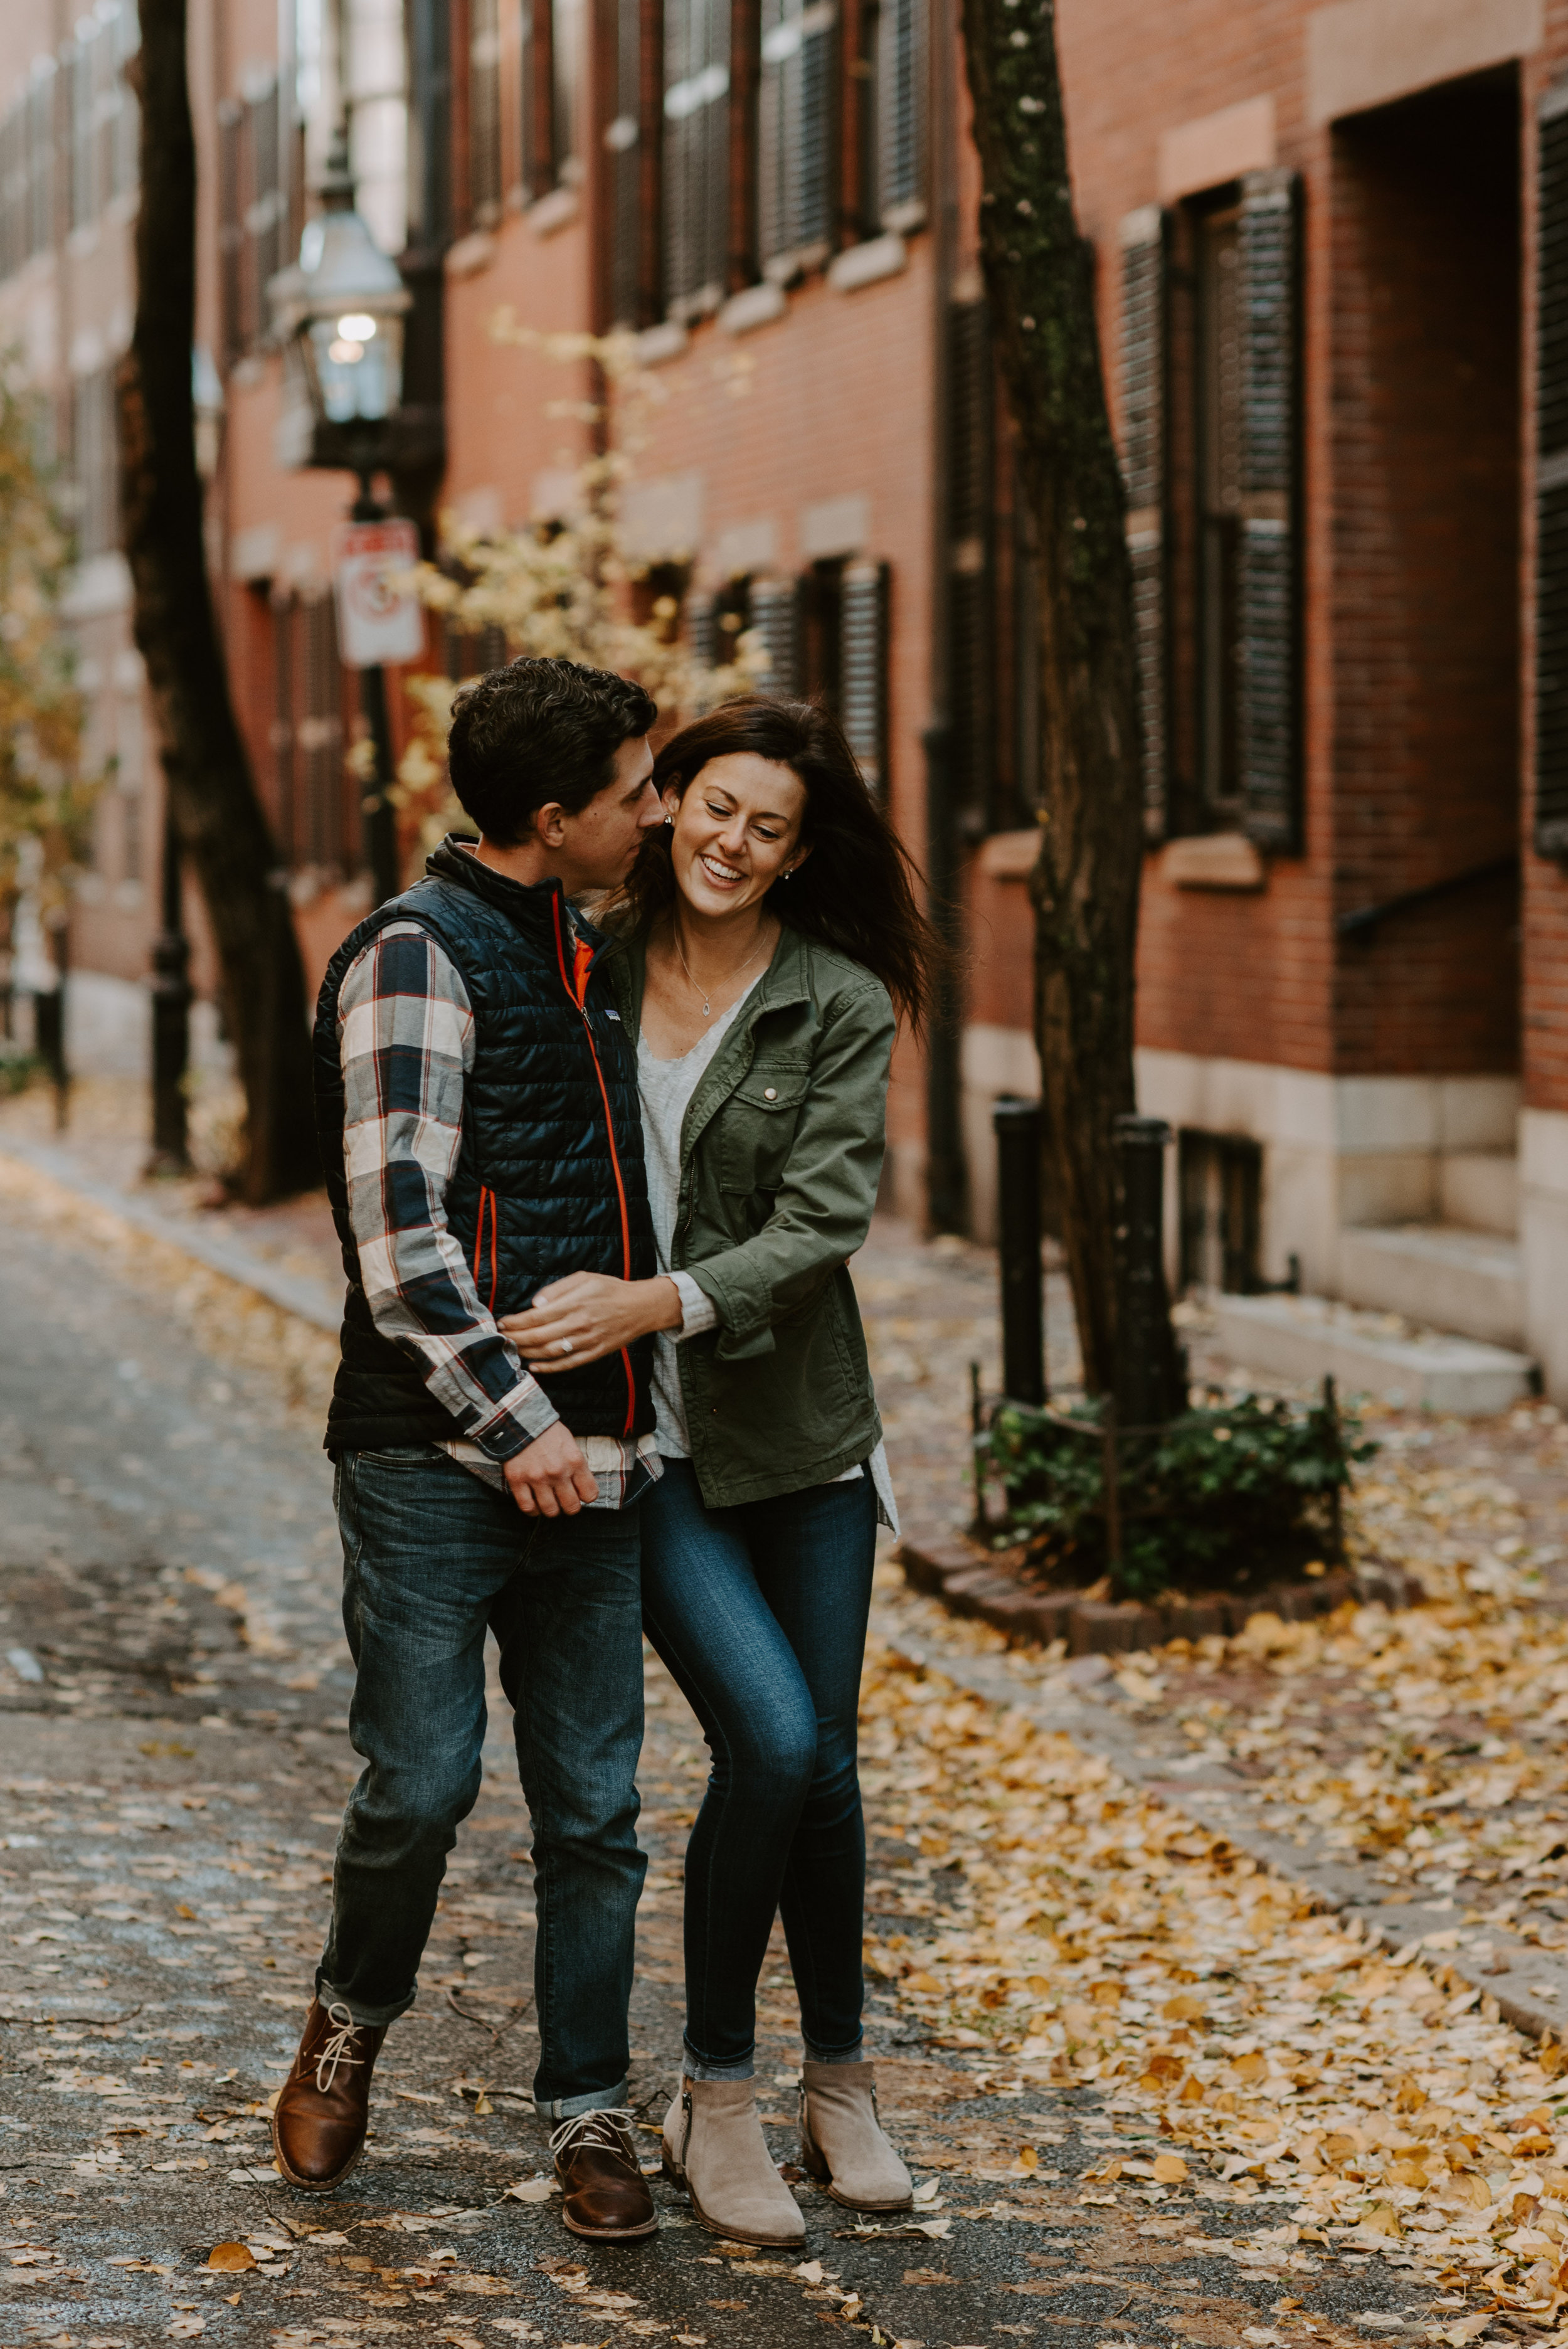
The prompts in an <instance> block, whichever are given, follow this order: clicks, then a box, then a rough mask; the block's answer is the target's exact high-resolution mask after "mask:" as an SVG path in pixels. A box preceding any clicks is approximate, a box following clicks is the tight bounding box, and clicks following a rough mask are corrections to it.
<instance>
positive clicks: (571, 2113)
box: [533, 2080, 626, 2121]
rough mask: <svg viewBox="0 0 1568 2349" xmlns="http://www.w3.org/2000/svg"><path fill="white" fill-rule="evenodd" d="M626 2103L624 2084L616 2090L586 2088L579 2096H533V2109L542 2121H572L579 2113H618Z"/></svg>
mask: <svg viewBox="0 0 1568 2349" xmlns="http://www.w3.org/2000/svg"><path fill="white" fill-rule="evenodd" d="M625 2101H626V2083H625V2081H624V2080H623V2081H622V2083H621V2085H620V2086H619V2087H618V2088H588V2089H585V2090H584V2091H583V2095H580V2096H535V2098H534V2100H533V2109H534V2113H535V2115H536V2116H537V2117H538V2118H539V2119H540V2120H542V2121H574V2120H575V2119H576V2117H577V2116H578V2114H579V2113H613V2112H618V2111H619V2110H620V2109H621V2108H622V2106H624V2104H625Z"/></svg>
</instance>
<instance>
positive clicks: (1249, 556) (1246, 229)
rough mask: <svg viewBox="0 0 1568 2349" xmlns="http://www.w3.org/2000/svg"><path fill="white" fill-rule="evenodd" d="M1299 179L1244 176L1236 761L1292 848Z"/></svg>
mask: <svg viewBox="0 0 1568 2349" xmlns="http://www.w3.org/2000/svg"><path fill="white" fill-rule="evenodd" d="M1299 222H1300V181H1299V180H1298V178H1297V177H1296V174H1295V172H1293V171H1254V172H1252V173H1250V174H1249V175H1248V176H1247V177H1246V178H1245V179H1243V181H1242V204H1241V218H1240V222H1239V225H1238V254H1239V258H1238V270H1239V274H1240V295H1241V338H1242V350H1241V367H1242V452H1241V476H1242V479H1241V493H1242V511H1241V534H1240V542H1239V546H1238V551H1237V577H1236V604H1237V613H1236V636H1237V647H1236V653H1237V664H1238V678H1237V713H1236V714H1237V726H1236V733H1237V759H1238V765H1239V769H1240V781H1241V788H1242V796H1243V811H1244V812H1243V823H1244V824H1245V828H1246V830H1247V832H1248V833H1250V835H1251V836H1252V838H1253V840H1255V841H1256V842H1257V843H1258V844H1259V845H1260V847H1264V848H1271V849H1275V850H1280V851H1283V852H1284V853H1285V854H1290V853H1292V852H1294V851H1295V849H1296V848H1297V847H1298V846H1299V843H1300V833H1301V783H1300V775H1301V617H1300V606H1301V595H1300V567H1301V549H1300V518H1299V513H1298V511H1297V508H1298V496H1297V480H1298V469H1299V462H1300V440H1301V432H1300V414H1301V315H1300V314H1301V257H1300V255H1301V238H1300V226H1299Z"/></svg>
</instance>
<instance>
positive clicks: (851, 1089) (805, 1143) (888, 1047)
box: [611, 927, 897, 1508]
mask: <svg viewBox="0 0 1568 2349" xmlns="http://www.w3.org/2000/svg"><path fill="white" fill-rule="evenodd" d="M611 977H612V980H613V983H614V988H615V994H616V1000H617V1002H618V1004H619V1007H620V1011H621V1017H622V1019H624V1021H625V1023H626V1027H627V1030H628V1032H629V1033H630V1035H631V1038H632V1041H633V1044H634V1046H635V1043H636V1040H637V1034H638V1025H639V1015H640V1013H641V1010H642V1002H643V986H644V980H645V957H644V950H643V942H642V940H641V939H639V938H627V939H625V940H624V942H623V943H622V946H621V948H620V950H619V952H618V953H617V954H616V955H615V956H614V959H613V962H612V965H611ZM896 1029H897V1021H896V1019H894V1016H893V1009H892V1003H891V1002H890V1001H889V999H888V993H887V989H886V988H884V987H883V986H882V981H881V980H880V979H878V978H872V974H871V972H870V971H869V970H866V969H863V968H861V965H860V964H859V963H855V962H851V961H850V959H849V958H848V957H847V956H844V955H841V954H835V953H834V952H832V950H831V949H830V948H829V947H822V946H819V945H817V944H816V943H815V942H814V941H812V940H810V939H808V938H805V937H802V936H800V934H799V931H796V930H791V929H789V927H786V928H785V929H784V930H783V932H782V934H781V935H780V937H779V944H778V946H777V947H775V949H774V953H773V959H772V961H771V963H770V964H769V967H768V969H767V970H766V971H765V973H764V974H763V977H762V978H761V980H760V981H759V983H758V986H757V987H756V988H754V990H753V991H752V993H751V994H750V995H749V996H748V998H747V999H746V1001H745V1002H744V1004H743V1005H742V1006H741V1008H740V1009H739V1011H738V1013H737V1014H736V1017H735V1020H734V1023H733V1025H732V1026H731V1028H730V1030H729V1031H728V1033H727V1036H726V1037H725V1039H724V1041H723V1043H722V1044H720V1046H719V1048H718V1050H717V1052H716V1053H715V1054H714V1057H713V1061H712V1062H711V1064H710V1065H709V1067H708V1068H707V1070H705V1071H704V1073H703V1078H702V1081H701V1083H700V1084H699V1085H698V1086H697V1089H696V1092H695V1093H694V1094H693V1096H692V1099H691V1102H690V1105H689V1106H688V1108H687V1110H686V1120H685V1123H684V1125H683V1127H682V1130H681V1177H680V1198H679V1205H678V1206H677V1208H676V1229H675V1239H674V1242H673V1244H672V1247H671V1250H670V1269H671V1271H672V1272H689V1273H690V1275H691V1277H692V1278H693V1279H694V1280H695V1281H696V1284H697V1287H698V1288H701V1289H702V1290H703V1292H704V1293H705V1295H706V1296H707V1297H708V1298H710V1299H712V1301H713V1304H714V1306H715V1308H716V1309H717V1314H718V1321H719V1326H718V1328H717V1330H707V1331H706V1332H705V1333H703V1334H702V1335H701V1336H699V1337H696V1338H689V1339H687V1340H686V1342H685V1344H684V1345H682V1346H681V1347H680V1349H679V1361H680V1369H681V1392H682V1393H683V1395H684V1397H685V1399H686V1427H687V1431H688V1433H689V1436H690V1439H691V1451H692V1464H693V1466H694V1467H695V1469H696V1475H697V1481H698V1483H699V1485H701V1488H702V1497H703V1499H704V1501H705V1502H706V1504H707V1506H708V1507H709V1508H729V1507H733V1506H736V1505H738V1503H740V1502H743V1501H764V1500H768V1499H770V1498H771V1497H772V1496H773V1495H775V1494H778V1493H795V1492H799V1491H800V1490H801V1489H802V1488H803V1487H804V1486H806V1485H821V1484H826V1483H827V1482H828V1481H829V1479H830V1478H831V1477H834V1476H839V1475H842V1474H843V1472H844V1470H845V1469H846V1468H852V1467H853V1466H854V1464H855V1463H856V1462H857V1461H858V1460H863V1459H865V1457H866V1455H867V1454H868V1453H870V1452H872V1451H873V1450H874V1449H875V1447H876V1445H877V1444H878V1442H879V1441H880V1439H881V1436H882V1422H881V1420H880V1419H879V1418H878V1416H877V1407H876V1398H875V1396H874V1394H873V1393H872V1380H871V1371H870V1368H869V1365H868V1363H867V1361H866V1345H865V1337H864V1333H863V1332H862V1330H861V1316H860V1309H859V1307H858V1306H857V1304H856V1302H855V1291H854V1284H853V1282H852V1281H851V1278H850V1274H849V1266H848V1259H849V1258H850V1257H851V1256H853V1255H854V1253H855V1250H856V1249H857V1248H858V1247H860V1246H861V1243H862V1242H863V1240H864V1239H865V1237H866V1231H867V1228H868V1226H870V1223H871V1217H872V1207H873V1206H874V1205H875V1203H876V1194H877V1182H878V1178H879V1177H880V1175H881V1173H882V1148H883V1139H884V1122H885V1112H886V1107H887V1085H888V1063H889V1061H890V1059H891V1057H892V1041H893V1036H894V1034H895V1032H896Z"/></svg>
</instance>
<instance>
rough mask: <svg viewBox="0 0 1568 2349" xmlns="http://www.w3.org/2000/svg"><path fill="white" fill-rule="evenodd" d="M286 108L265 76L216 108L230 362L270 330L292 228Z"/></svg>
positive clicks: (223, 310)
mask: <svg viewBox="0 0 1568 2349" xmlns="http://www.w3.org/2000/svg"><path fill="white" fill-rule="evenodd" d="M287 176H288V175H287V173H286V171H285V156H284V128H283V109H282V106H281V102H280V94H279V90H278V85H277V83H276V82H275V81H274V80H272V79H270V78H269V79H267V80H264V81H263V82H261V83H260V84H258V85H257V86H256V87H254V88H253V89H252V91H251V92H250V94H249V96H248V97H246V98H244V99H243V100H242V101H241V100H237V99H232V98H230V99H226V100H225V101H224V102H223V104H222V105H221V106H220V107H219V109H218V296H219V314H220V340H221V344H222V363H223V366H224V367H225V368H227V367H232V365H233V364H234V362H235V360H236V359H239V358H242V357H243V356H244V354H245V353H246V352H247V351H249V350H253V349H254V348H255V347H256V346H257V345H258V344H261V343H264V342H265V341H266V339H267V337H268V336H269V335H270V333H271V331H272V304H271V302H270V300H269V298H268V295H267V286H268V284H269V282H270V280H271V279H272V278H273V277H274V276H275V275H276V274H277V272H278V271H279V270H280V269H281V268H282V267H283V265H284V258H285V255H286V250H287V247H286V242H285V240H286V238H287V235H288V232H289V227H290V193H289V190H288V187H287V184H286V181H287Z"/></svg>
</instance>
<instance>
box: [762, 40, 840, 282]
mask: <svg viewBox="0 0 1568 2349" xmlns="http://www.w3.org/2000/svg"><path fill="white" fill-rule="evenodd" d="M836 15H837V12H836V9H835V7H834V5H833V0H810V5H806V6H802V5H800V0H762V56H761V78H760V84H759V88H758V237H759V243H760V245H761V252H762V258H763V260H764V262H769V261H777V260H778V259H779V257H780V256H781V255H783V254H802V256H803V257H804V256H811V257H814V255H813V254H812V248H818V249H821V248H825V247H826V245H827V243H828V241H829V239H830V234H831V231H832V222H833V205H832V168H833V113H834V107H833V98H834V88H833V83H834V76H833V58H834V41H835V31H836Z"/></svg>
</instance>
